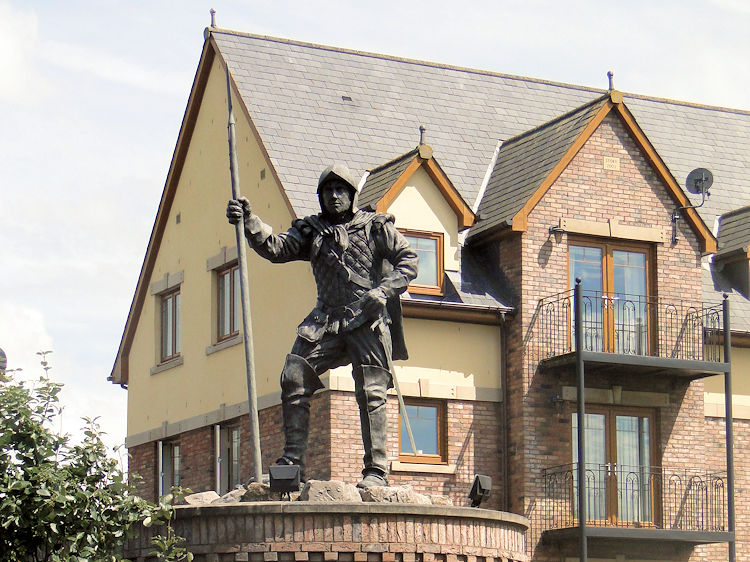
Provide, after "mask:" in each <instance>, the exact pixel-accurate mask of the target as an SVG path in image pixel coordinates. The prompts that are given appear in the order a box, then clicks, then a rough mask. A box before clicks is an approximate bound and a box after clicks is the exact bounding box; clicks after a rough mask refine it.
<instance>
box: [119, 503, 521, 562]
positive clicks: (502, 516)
mask: <svg viewBox="0 0 750 562" xmlns="http://www.w3.org/2000/svg"><path fill="white" fill-rule="evenodd" d="M176 511H177V514H176V519H175V522H174V529H175V532H176V533H177V534H178V535H180V536H182V537H185V539H186V543H185V546H186V547H187V548H188V550H189V551H190V552H192V553H194V555H195V561H196V562H225V561H232V562H234V561H248V562H298V561H299V562H308V561H309V562H333V561H342V562H501V561H502V562H516V561H526V560H527V556H526V554H525V548H526V545H525V541H524V534H525V532H526V530H527V529H528V520H527V519H526V518H524V517H521V516H519V515H515V514H512V513H505V512H502V511H491V510H487V509H473V508H467V507H447V506H433V505H415V504H391V503H346V504H344V503H330V504H328V503H307V502H258V503H240V504H231V505H206V506H200V507H192V506H180V507H177V508H176ZM158 533H159V530H158V529H151V528H148V529H147V528H145V527H142V528H141V529H140V535H139V536H138V537H136V538H134V539H132V540H131V541H130V542H129V543H128V545H127V548H126V550H125V555H126V556H127V557H128V558H130V559H131V560H133V559H136V560H138V562H143V561H146V560H150V559H151V558H150V557H149V553H150V552H151V550H152V547H151V536H152V535H153V534H158Z"/></svg>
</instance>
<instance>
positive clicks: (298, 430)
mask: <svg viewBox="0 0 750 562" xmlns="http://www.w3.org/2000/svg"><path fill="white" fill-rule="evenodd" d="M342 361H343V363H346V361H347V359H346V356H345V354H344V347H343V344H342V343H341V342H339V341H338V338H333V337H330V336H325V337H323V339H321V340H320V341H319V342H309V341H307V340H305V339H303V338H297V341H295V343H294V346H293V347H292V351H291V353H290V354H289V355H287V357H286V361H285V363H284V369H283V370H282V371H281V412H282V422H283V427H284V454H283V455H282V456H281V458H279V459H278V460H277V461H276V464H296V465H300V466H301V467H302V474H301V478H302V479H303V480H304V478H305V474H304V467H305V451H306V450H307V439H308V435H309V433H310V398H311V397H312V395H313V394H314V393H315V392H316V391H317V390H320V389H321V388H323V383H321V382H320V378H319V373H323V372H325V371H326V370H328V369H329V368H332V367H337V366H339V365H341V364H342Z"/></svg>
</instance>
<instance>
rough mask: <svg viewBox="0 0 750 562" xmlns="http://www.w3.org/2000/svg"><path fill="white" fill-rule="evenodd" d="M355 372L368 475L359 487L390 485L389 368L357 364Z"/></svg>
mask: <svg viewBox="0 0 750 562" xmlns="http://www.w3.org/2000/svg"><path fill="white" fill-rule="evenodd" d="M352 374H353V376H354V392H355V397H356V399H357V405H358V406H359V421H360V427H361V428H362V444H363V445H364V448H365V456H364V457H363V461H364V465H365V466H364V469H363V470H362V474H363V476H364V478H363V479H362V481H361V482H360V483H359V484H358V486H360V487H364V488H366V487H369V486H388V480H387V478H386V476H387V475H388V456H387V454H386V438H387V435H388V419H387V417H386V389H387V388H388V380H389V378H390V375H389V373H388V371H387V370H386V369H383V368H382V367H377V366H374V365H360V366H359V367H355V368H354V370H353V371H352Z"/></svg>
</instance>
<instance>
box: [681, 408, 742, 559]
mask: <svg viewBox="0 0 750 562" xmlns="http://www.w3.org/2000/svg"><path fill="white" fill-rule="evenodd" d="M733 431H734V488H735V494H734V497H735V504H736V505H735V521H736V533H737V562H750V542H749V541H750V501H748V495H749V492H750V420H734V425H733ZM705 432H706V440H705V445H704V447H703V449H704V453H705V455H706V462H707V464H708V466H709V467H710V469H711V470H712V471H724V470H726V468H727V457H726V446H725V443H726V421H725V420H724V418H706V424H705ZM726 553H727V547H726V545H709V546H702V547H698V548H696V550H695V553H694V556H693V558H691V559H690V561H691V562H697V561H699V560H700V561H703V560H726V559H727V554H726Z"/></svg>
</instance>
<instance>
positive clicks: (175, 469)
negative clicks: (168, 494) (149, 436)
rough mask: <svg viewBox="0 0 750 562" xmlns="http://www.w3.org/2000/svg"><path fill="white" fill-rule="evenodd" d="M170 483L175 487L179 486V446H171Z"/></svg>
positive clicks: (176, 444)
mask: <svg viewBox="0 0 750 562" xmlns="http://www.w3.org/2000/svg"><path fill="white" fill-rule="evenodd" d="M172 476H173V477H172V482H174V485H175V486H179V485H180V445H179V444H178V443H175V444H174V445H172Z"/></svg>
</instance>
